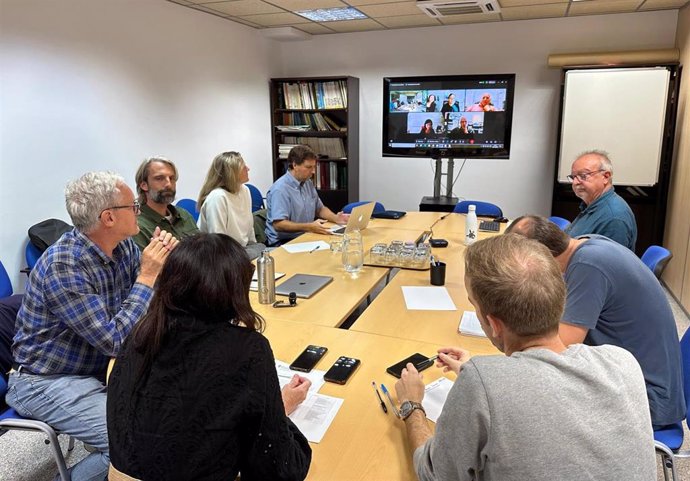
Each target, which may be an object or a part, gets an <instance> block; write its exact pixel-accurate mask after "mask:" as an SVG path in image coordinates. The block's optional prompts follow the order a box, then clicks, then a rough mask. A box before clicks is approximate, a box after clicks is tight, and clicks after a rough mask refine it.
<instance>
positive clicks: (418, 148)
mask: <svg viewBox="0 0 690 481" xmlns="http://www.w3.org/2000/svg"><path fill="white" fill-rule="evenodd" d="M514 90H515V74H495V75H446V76H425V77H394V78H384V79H383V155H384V156H385V157H432V158H439V157H448V158H491V159H507V158H508V157H509V155H510V130H511V122H512V118H513V93H514Z"/></svg>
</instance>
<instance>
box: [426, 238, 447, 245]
mask: <svg viewBox="0 0 690 481" xmlns="http://www.w3.org/2000/svg"><path fill="white" fill-rule="evenodd" d="M429 244H431V247H448V241H447V240H445V239H431V240H430V241H429Z"/></svg>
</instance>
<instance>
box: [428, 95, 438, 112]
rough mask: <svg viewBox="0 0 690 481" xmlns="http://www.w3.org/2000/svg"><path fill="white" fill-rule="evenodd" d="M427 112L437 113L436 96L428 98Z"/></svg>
mask: <svg viewBox="0 0 690 481" xmlns="http://www.w3.org/2000/svg"><path fill="white" fill-rule="evenodd" d="M426 111H427V112H436V96H435V95H434V94H430V95H429V96H428V97H427V98H426Z"/></svg>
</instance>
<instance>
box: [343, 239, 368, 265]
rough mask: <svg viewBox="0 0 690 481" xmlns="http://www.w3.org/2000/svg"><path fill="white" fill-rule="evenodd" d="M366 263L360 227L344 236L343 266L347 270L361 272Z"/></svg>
mask: <svg viewBox="0 0 690 481" xmlns="http://www.w3.org/2000/svg"><path fill="white" fill-rule="evenodd" d="M363 263H364V247H363V246H362V234H361V232H359V230H358V229H355V230H353V231H351V232H347V233H345V235H344V236H343V267H344V268H345V271H346V272H359V270H360V269H361V268H362V264H363Z"/></svg>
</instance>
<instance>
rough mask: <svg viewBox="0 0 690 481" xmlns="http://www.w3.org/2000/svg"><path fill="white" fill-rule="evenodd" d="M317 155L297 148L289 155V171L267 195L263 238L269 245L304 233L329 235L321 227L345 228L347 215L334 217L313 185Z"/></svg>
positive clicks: (308, 149) (304, 147)
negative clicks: (328, 223)
mask: <svg viewBox="0 0 690 481" xmlns="http://www.w3.org/2000/svg"><path fill="white" fill-rule="evenodd" d="M316 162H317V160H316V154H315V153H314V152H313V151H312V150H311V149H310V148H309V147H307V146H306V145H296V146H295V147H293V148H292V150H290V153H289V154H288V171H287V172H286V173H285V174H284V175H283V176H282V177H281V178H279V179H278V180H276V181H275V183H274V184H273V185H272V186H271V188H270V189H269V190H268V193H267V194H266V204H267V210H268V213H267V220H266V237H267V239H268V244H269V245H276V244H282V243H284V242H287V241H289V240H292V239H294V238H295V237H297V236H299V235H300V234H302V233H304V232H313V233H315V234H325V235H330V234H331V231H330V230H328V228H326V227H325V226H324V223H325V222H327V221H329V222H334V223H336V224H346V223H347V218H348V217H349V216H348V215H347V214H343V213H342V212H338V213H337V214H334V213H333V211H332V210H331V209H329V208H328V207H326V206H325V205H323V202H321V199H319V194H318V193H317V192H316V188H315V187H314V183H313V182H312V181H311V178H312V176H313V175H314V172H315V171H316Z"/></svg>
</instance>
